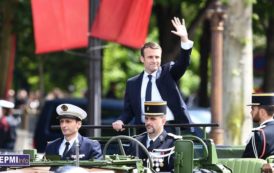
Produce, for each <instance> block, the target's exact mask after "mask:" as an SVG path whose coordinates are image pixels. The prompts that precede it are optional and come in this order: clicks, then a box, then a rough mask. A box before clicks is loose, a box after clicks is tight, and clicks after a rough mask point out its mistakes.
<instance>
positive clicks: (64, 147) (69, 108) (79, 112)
mask: <svg viewBox="0 0 274 173" xmlns="http://www.w3.org/2000/svg"><path fill="white" fill-rule="evenodd" d="M56 112H57V114H58V117H57V118H58V119H59V121H60V127H61V130H62V133H63V135H64V137H63V138H59V139H56V140H54V141H52V142H49V143H48V145H47V147H46V152H45V153H46V157H47V155H60V156H61V159H62V160H74V159H75V158H76V154H77V153H76V151H79V159H81V160H88V159H101V157H102V150H101V146H100V144H99V142H98V141H96V140H91V139H88V138H86V137H83V136H81V135H80V134H79V133H78V130H79V128H80V127H81V125H82V120H83V119H85V118H86V116H87V113H86V112H85V111H84V110H83V109H81V108H79V107H77V106H75V105H72V104H61V105H59V106H58V107H57V108H56ZM76 147H79V150H77V149H78V148H76Z"/></svg>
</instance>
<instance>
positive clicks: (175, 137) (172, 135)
mask: <svg viewBox="0 0 274 173" xmlns="http://www.w3.org/2000/svg"><path fill="white" fill-rule="evenodd" d="M167 135H168V136H170V137H172V138H174V139H182V138H183V137H182V136H179V135H175V134H173V133H167Z"/></svg>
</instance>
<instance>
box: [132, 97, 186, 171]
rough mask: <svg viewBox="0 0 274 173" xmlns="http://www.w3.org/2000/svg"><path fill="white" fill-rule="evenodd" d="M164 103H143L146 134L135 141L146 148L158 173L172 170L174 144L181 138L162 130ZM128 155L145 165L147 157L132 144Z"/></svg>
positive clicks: (164, 116)
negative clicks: (141, 160)
mask: <svg viewBox="0 0 274 173" xmlns="http://www.w3.org/2000/svg"><path fill="white" fill-rule="evenodd" d="M166 106H167V105H166V102H165V101H160V102H145V109H144V110H145V127H146V132H144V133H142V134H140V135H138V136H137V137H136V139H137V140H138V141H140V142H141V143H142V144H143V145H144V146H146V147H147V149H148V151H149V152H150V155H151V156H152V159H153V162H154V163H153V168H154V169H155V170H156V171H157V172H159V171H161V172H163V171H168V172H170V171H172V170H173V169H174V154H173V153H174V142H175V141H176V139H178V138H181V136H176V135H174V134H171V133H167V132H166V131H165V129H164V125H165V123H166ZM129 149H130V150H129V154H130V155H134V156H138V157H139V158H141V159H143V161H144V164H145V165H146V163H147V156H146V155H145V153H144V152H143V151H142V150H141V148H137V147H136V143H134V142H132V143H131V145H130V148H129Z"/></svg>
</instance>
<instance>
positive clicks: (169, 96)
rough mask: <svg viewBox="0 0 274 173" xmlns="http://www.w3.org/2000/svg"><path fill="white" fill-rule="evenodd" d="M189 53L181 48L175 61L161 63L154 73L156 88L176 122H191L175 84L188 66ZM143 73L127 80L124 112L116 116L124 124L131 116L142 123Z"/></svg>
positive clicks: (137, 122) (189, 51)
mask: <svg viewBox="0 0 274 173" xmlns="http://www.w3.org/2000/svg"><path fill="white" fill-rule="evenodd" d="M190 53H191V49H189V50H183V49H181V55H180V58H179V59H178V60H177V61H176V62H175V63H174V62H173V61H172V62H169V63H166V64H164V65H162V66H161V67H160V68H159V69H158V71H157V74H156V85H157V88H158V90H159V92H160V95H161V97H162V98H163V100H165V101H167V105H168V107H169V108H170V110H171V111H172V113H173V115H174V119H175V122H176V123H191V120H190V117H189V114H188V112H187V107H186V104H185V102H184V100H183V98H182V95H181V92H180V90H179V88H178V85H177V82H178V81H179V79H180V78H181V77H182V76H183V74H184V73H185V71H186V69H187V67H188V66H189V63H190ZM143 74H144V72H142V73H141V74H139V75H137V76H134V77H133V78H130V79H129V80H128V81H127V85H126V92H125V98H124V112H123V114H122V115H121V116H120V117H119V118H118V119H119V120H122V121H123V122H124V123H125V124H127V123H129V122H130V121H131V120H132V119H133V118H135V121H134V124H142V122H141V106H143V105H141V86H142V79H143Z"/></svg>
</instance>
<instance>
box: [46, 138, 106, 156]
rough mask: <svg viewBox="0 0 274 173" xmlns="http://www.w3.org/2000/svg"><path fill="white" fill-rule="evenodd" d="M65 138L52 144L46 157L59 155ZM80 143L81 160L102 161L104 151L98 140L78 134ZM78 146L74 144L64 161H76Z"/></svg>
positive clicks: (49, 145) (48, 147)
mask: <svg viewBox="0 0 274 173" xmlns="http://www.w3.org/2000/svg"><path fill="white" fill-rule="evenodd" d="M63 139H64V138H58V139H56V140H54V141H52V142H50V143H49V144H48V145H47V147H46V152H45V154H46V155H59V147H60V145H61V143H62V141H63ZM78 141H79V145H80V146H79V156H80V157H79V158H80V159H81V160H89V159H101V158H102V150H101V145H100V143H99V142H98V141H96V140H91V139H88V138H86V137H83V136H81V135H80V134H78ZM75 146H76V144H75V142H74V144H73V146H72V147H71V148H70V150H69V151H68V152H67V153H66V155H65V156H64V157H62V158H61V159H62V160H68V159H69V160H74V159H75V156H76V152H75V150H76V148H75Z"/></svg>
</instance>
